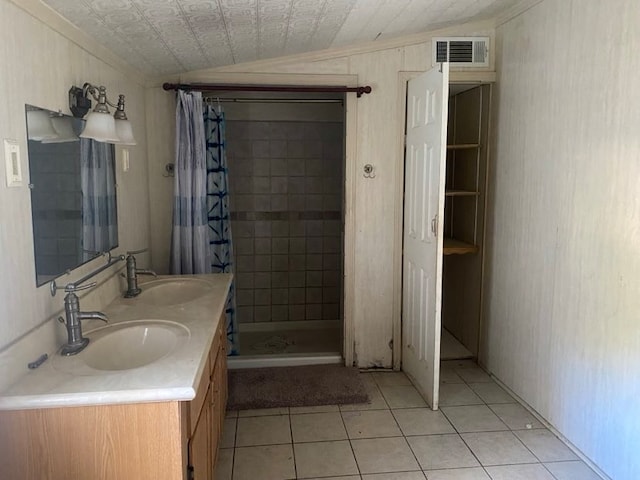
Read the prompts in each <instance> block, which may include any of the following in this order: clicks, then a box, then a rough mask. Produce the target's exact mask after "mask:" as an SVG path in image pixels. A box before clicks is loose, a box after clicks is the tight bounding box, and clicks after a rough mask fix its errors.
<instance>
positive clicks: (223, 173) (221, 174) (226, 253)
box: [204, 105, 238, 355]
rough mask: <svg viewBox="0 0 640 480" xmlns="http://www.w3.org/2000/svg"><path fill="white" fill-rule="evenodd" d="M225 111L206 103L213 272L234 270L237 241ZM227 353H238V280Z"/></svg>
mask: <svg viewBox="0 0 640 480" xmlns="http://www.w3.org/2000/svg"><path fill="white" fill-rule="evenodd" d="M224 129H225V120H224V112H223V111H222V108H221V107H220V106H219V105H218V106H217V107H216V108H214V107H213V106H211V105H205V106H204V130H205V137H206V148H207V151H206V157H207V216H208V225H209V250H210V256H211V272H212V273H232V272H233V243H232V241H231V218H230V215H229V213H230V210H229V188H228V186H229V185H228V183H229V177H228V174H227V157H226V153H225V148H226V147H225V135H224ZM226 314H227V352H228V354H229V355H237V354H238V325H237V320H236V302H235V288H234V283H233V282H232V283H231V289H230V291H229V297H228V298H227V306H226Z"/></svg>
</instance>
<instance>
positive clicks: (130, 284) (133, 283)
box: [124, 248, 158, 298]
mask: <svg viewBox="0 0 640 480" xmlns="http://www.w3.org/2000/svg"><path fill="white" fill-rule="evenodd" d="M146 251H147V249H146V248H144V249H142V250H136V251H133V252H127V291H126V292H124V298H133V297H137V296H138V295H140V292H142V290H141V289H140V287H138V275H153V276H154V277H156V278H157V277H158V275H157V274H156V272H154V271H153V270H149V269H144V268H137V267H136V257H134V255H137V254H138V253H142V252H146Z"/></svg>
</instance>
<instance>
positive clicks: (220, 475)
mask: <svg viewBox="0 0 640 480" xmlns="http://www.w3.org/2000/svg"><path fill="white" fill-rule="evenodd" d="M232 471H233V448H221V449H220V450H218V458H217V459H216V468H215V475H214V479H215V480H231V473H232Z"/></svg>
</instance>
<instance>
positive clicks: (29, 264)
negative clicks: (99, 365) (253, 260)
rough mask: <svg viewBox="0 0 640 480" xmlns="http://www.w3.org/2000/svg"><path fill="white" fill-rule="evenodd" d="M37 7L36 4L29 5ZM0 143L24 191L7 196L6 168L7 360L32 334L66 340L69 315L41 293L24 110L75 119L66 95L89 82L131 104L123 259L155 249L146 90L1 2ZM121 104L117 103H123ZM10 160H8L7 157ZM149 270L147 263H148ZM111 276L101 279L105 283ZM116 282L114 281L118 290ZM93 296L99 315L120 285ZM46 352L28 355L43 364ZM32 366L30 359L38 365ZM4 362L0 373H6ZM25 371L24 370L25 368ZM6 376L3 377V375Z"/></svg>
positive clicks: (2, 202)
mask: <svg viewBox="0 0 640 480" xmlns="http://www.w3.org/2000/svg"><path fill="white" fill-rule="evenodd" d="M25 3H27V4H31V3H32V2H25ZM0 45H2V48H0V65H2V69H1V70H0V98H2V108H0V139H3V138H9V139H15V140H18V141H19V142H20V149H21V166H22V171H23V174H24V180H25V182H24V185H23V186H22V187H19V188H7V187H6V183H5V169H4V163H2V168H0V247H1V251H2V254H0V355H1V353H2V348H3V347H5V346H7V345H8V344H10V343H12V342H14V341H15V340H16V339H18V338H19V337H21V336H22V335H24V334H25V333H27V332H29V331H32V330H33V329H35V328H36V327H39V326H42V328H41V330H42V329H44V331H46V332H44V333H43V335H44V336H45V337H47V338H48V339H49V340H51V337H52V336H55V335H58V336H59V337H60V336H61V335H63V334H64V327H63V326H62V325H60V324H58V323H57V322H54V321H53V318H55V316H56V314H58V312H60V310H61V309H62V307H63V294H60V293H59V294H58V295H57V296H56V297H55V298H52V297H51V295H50V294H49V290H48V287H47V286H43V287H40V288H36V282H35V268H34V256H33V255H34V254H33V240H32V227H31V209H30V205H31V201H30V194H29V188H28V187H27V183H28V172H29V169H28V158H27V141H26V128H25V113H24V105H25V103H28V104H32V105H37V106H40V107H44V108H47V109H50V110H62V112H64V113H69V111H68V97H67V92H68V90H69V88H70V87H71V85H80V86H81V85H82V84H83V82H85V81H89V82H92V83H95V84H98V85H105V86H106V87H107V92H108V94H109V95H110V97H111V98H114V95H116V94H118V93H124V94H125V95H126V97H127V114H128V116H129V119H130V120H131V121H132V123H133V126H134V129H135V134H136V138H137V140H138V145H137V146H133V147H129V151H130V156H131V169H130V171H129V172H127V173H123V172H122V169H121V152H122V149H121V147H116V157H117V162H118V169H117V170H118V171H117V182H118V214H119V222H118V223H119V234H120V249H119V250H120V251H124V250H127V249H133V248H139V247H145V246H147V245H148V244H149V221H148V216H149V200H148V187H147V161H146V159H147V149H146V128H145V108H144V102H145V97H144V88H143V87H142V86H141V85H140V84H138V83H136V82H135V81H129V80H127V77H128V74H127V73H124V72H123V71H119V70H118V69H116V68H113V67H111V66H109V65H108V64H106V63H105V62H103V61H102V60H100V59H98V58H96V57H95V56H93V55H91V54H89V53H87V51H85V50H84V49H83V48H80V47H79V46H78V45H76V44H75V43H73V42H72V41H70V40H68V39H67V38H66V37H64V36H62V35H61V34H59V33H57V32H56V31H54V30H53V29H52V28H51V27H48V26H46V25H45V24H44V23H42V22H41V21H40V20H38V19H37V18H34V17H33V16H31V15H30V14H28V13H26V12H25V11H23V10H21V9H20V8H18V7H17V6H16V5H15V4H14V3H11V2H9V1H8V0H0ZM116 98H117V97H116ZM0 158H2V159H3V153H2V154H0ZM103 262H104V260H103V259H99V260H94V261H92V262H91V263H90V264H88V265H86V266H84V267H82V268H80V269H78V270H77V271H74V272H72V274H71V275H65V276H64V277H62V278H61V279H60V280H59V282H60V283H65V282H68V281H72V280H74V279H78V278H79V277H80V276H81V275H83V274H84V273H86V272H88V271H89V270H91V269H93V268H96V267H97V266H98V265H102V264H103ZM142 264H144V258H143V259H142ZM110 274H111V276H112V274H113V271H112V272H106V273H105V274H103V275H101V276H100V277H99V278H98V279H99V280H101V281H103V280H105V279H106V278H108V277H109V276H110ZM114 282H116V279H115V277H113V278H112V280H111V283H114ZM105 291H108V292H109V293H108V294H103V293H104V292H98V293H94V294H93V295H92V296H93V297H94V301H90V300H89V299H87V300H86V301H85V302H84V304H83V305H82V306H83V308H86V307H93V308H100V307H101V306H103V305H104V302H106V301H109V300H111V299H112V298H113V295H115V294H116V293H117V292H116V290H114V289H113V285H110V286H107V287H106V290H105ZM41 353H43V352H42V351H38V350H34V351H26V352H22V354H24V355H25V358H30V357H33V358H36V357H37V356H38V355H40V354H41ZM33 358H31V359H33ZM3 362H4V360H3V359H0V365H2V366H5V365H6V364H5V363H3ZM19 367H21V368H24V365H20V366H19ZM3 370H4V369H3Z"/></svg>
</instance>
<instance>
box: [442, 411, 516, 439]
mask: <svg viewBox="0 0 640 480" xmlns="http://www.w3.org/2000/svg"><path fill="white" fill-rule="evenodd" d="M442 412H443V413H444V414H445V415H446V416H447V419H448V420H449V421H450V422H451V423H452V424H453V426H454V427H455V428H456V430H457V431H458V432H460V433H463V432H464V433H467V432H496V431H500V430H509V428H508V427H507V426H506V425H505V424H504V423H502V421H501V420H500V419H499V418H498V417H497V416H496V415H495V413H493V412H492V411H491V410H490V409H489V407H487V406H486V405H468V406H464V407H442Z"/></svg>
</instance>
